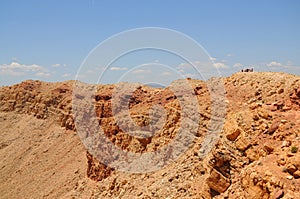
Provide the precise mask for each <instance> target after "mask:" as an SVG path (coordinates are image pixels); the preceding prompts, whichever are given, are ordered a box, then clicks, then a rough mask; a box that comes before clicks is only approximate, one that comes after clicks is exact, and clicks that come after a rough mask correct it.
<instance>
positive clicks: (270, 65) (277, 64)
mask: <svg viewBox="0 0 300 199" xmlns="http://www.w3.org/2000/svg"><path fill="white" fill-rule="evenodd" d="M267 66H268V67H281V66H282V64H281V63H279V62H276V61H271V62H270V63H268V64H267Z"/></svg>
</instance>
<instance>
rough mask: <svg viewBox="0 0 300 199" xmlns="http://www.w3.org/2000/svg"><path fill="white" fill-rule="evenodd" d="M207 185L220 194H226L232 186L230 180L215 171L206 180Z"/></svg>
mask: <svg viewBox="0 0 300 199" xmlns="http://www.w3.org/2000/svg"><path fill="white" fill-rule="evenodd" d="M206 183H207V184H208V186H209V187H210V188H211V189H213V190H215V191H217V192H218V193H223V192H225V191H226V189H227V188H228V187H229V186H230V180H229V179H228V178H226V177H225V176H223V175H222V174H221V173H220V172H218V171H217V170H215V169H212V170H211V173H210V176H209V177H208V178H207V179H206Z"/></svg>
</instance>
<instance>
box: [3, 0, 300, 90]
mask: <svg viewBox="0 0 300 199" xmlns="http://www.w3.org/2000/svg"><path fill="white" fill-rule="evenodd" d="M299 11H300V1H297V0H251V1H250V0H245V1H241V0H226V1H223V0H206V1H202V0H187V1H174V0H173V1H171V0H164V1H162V0H151V1H145V0H127V1H121V0H119V1H117V0H43V1H40V0H27V1H22V0H0V85H1V86H2V85H11V84H15V83H19V82H21V81H24V80H26V79H37V80H43V81H65V80H70V79H79V80H82V81H87V82H100V83H115V82H119V81H140V82H145V83H147V82H148V83H149V82H157V81H161V83H162V84H168V83H170V82H171V81H172V80H174V79H177V78H182V77H192V78H200V79H201V77H202V78H203V76H205V70H206V69H207V68H209V67H212V68H209V70H210V71H213V72H211V73H210V74H211V75H222V76H227V75H230V74H232V73H234V72H237V71H239V70H241V69H243V68H254V70H255V71H284V72H287V73H291V74H296V75H300V56H299V55H300V37H299V35H300V26H299V21H300V12H299ZM147 27H156V28H157V29H161V30H162V32H164V31H167V32H170V36H169V33H168V34H165V35H164V34H162V35H164V37H160V38H159V39H160V40H161V43H164V41H165V40H169V39H170V38H173V40H172V41H173V44H174V45H175V46H176V45H177V44H178V45H179V44H180V46H185V47H184V48H187V44H186V43H180V42H184V39H183V40H182V41H181V40H180V39H178V40H177V39H174V38H175V37H176V36H174V37H173V36H172V32H173V33H177V34H178V35H181V36H182V38H185V39H187V38H189V39H190V40H189V41H194V42H196V43H197V44H198V45H199V46H200V47H201V48H202V50H203V51H202V52H199V54H197V55H195V57H193V58H191V59H189V60H187V59H185V58H186V57H183V56H180V55H178V54H174V53H172V52H169V51H164V50H159V49H139V50H136V51H135V50H134V49H133V50H132V51H130V52H128V53H127V54H122V55H121V54H119V55H116V57H114V58H113V59H111V60H110V61H111V62H108V60H105V59H106V58H108V57H110V55H112V54H113V53H115V52H117V51H118V49H119V48H120V47H121V46H122V45H123V44H125V43H126V42H127V43H128V45H131V44H132V43H137V41H136V39H135V38H134V37H132V35H131V36H130V35H129V37H128V38H130V39H127V37H125V36H126V34H125V33H128V31H129V32H131V33H133V34H136V32H138V31H134V30H141V29H142V30H143V28H146V30H149V29H147ZM130 30H131V31H130ZM124 31H125V32H124ZM139 34H143V35H139V36H137V39H138V38H139V37H140V38H149V40H151V42H152V41H153V42H157V41H156V40H155V39H157V38H156V37H155V36H153V35H152V34H151V29H150V32H149V31H145V33H143V32H142V33H139ZM120 35H121V36H123V35H124V38H123V40H119V42H117V41H116V40H115V41H114V42H115V43H114V45H106V48H105V49H101V50H102V51H101V50H97V49H98V48H103V46H105V45H102V44H105V42H107V43H109V42H110V41H111V40H113V39H114V38H116V37H118V36H120ZM178 38H179V37H178ZM147 41H148V40H147ZM187 42H188V41H187ZM168 45H170V46H172V44H168ZM101 52H102V53H101ZM190 53H191V54H192V53H194V52H193V51H192V50H190ZM201 53H204V54H203V56H202V54H201ZM200 54H201V56H200ZM198 55H199V57H200V58H199V59H197V56H198ZM205 55H207V56H206V57H205ZM93 57H94V58H95V57H97V59H94V58H93ZM91 60H93V62H92V61H91ZM207 61H210V63H208V62H207ZM105 63H109V65H105ZM191 65H196V66H199V67H202V69H204V68H205V67H206V69H205V70H203V71H202V70H201V71H200V72H199V71H195V69H194V68H193V67H191Z"/></svg>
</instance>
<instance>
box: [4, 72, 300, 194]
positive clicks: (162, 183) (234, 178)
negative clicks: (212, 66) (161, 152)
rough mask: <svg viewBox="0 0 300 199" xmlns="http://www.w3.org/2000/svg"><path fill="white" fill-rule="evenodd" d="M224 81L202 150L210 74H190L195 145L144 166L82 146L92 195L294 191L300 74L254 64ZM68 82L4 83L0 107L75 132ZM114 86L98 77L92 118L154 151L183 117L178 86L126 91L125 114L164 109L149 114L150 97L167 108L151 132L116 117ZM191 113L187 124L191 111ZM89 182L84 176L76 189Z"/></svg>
mask: <svg viewBox="0 0 300 199" xmlns="http://www.w3.org/2000/svg"><path fill="white" fill-rule="evenodd" d="M222 81H223V82H224V86H225V90H226V99H225V102H224V103H225V104H226V107H227V109H226V116H225V123H224V126H223V130H222V132H221V134H220V139H218V142H217V143H216V144H215V146H214V147H213V149H212V150H211V151H209V153H208V154H207V155H205V156H202V155H201V154H202V153H203V148H202V145H203V141H204V139H205V137H206V136H207V135H208V134H209V133H210V131H209V128H210V123H211V118H212V110H211V103H212V102H211V98H210V97H211V96H210V92H209V87H208V85H207V82H203V81H199V80H188V82H189V84H190V85H191V87H192V88H193V90H194V92H195V94H196V97H197V100H198V104H199V107H198V109H199V113H200V116H201V119H200V121H199V128H198V130H197V132H195V133H193V135H194V139H193V145H192V146H191V147H190V148H189V149H188V150H187V151H186V152H185V153H183V154H182V155H181V156H180V157H179V158H178V159H176V160H174V161H173V162H172V163H171V164H166V165H165V167H163V168H162V169H161V170H158V171H155V172H151V173H144V174H130V173H126V172H120V171H118V170H115V169H114V168H110V167H108V166H106V165H104V164H102V163H101V162H100V161H99V160H97V158H96V157H94V156H93V155H92V154H91V153H89V152H86V157H87V169H86V170H87V172H86V175H87V176H88V177H89V178H90V179H92V180H94V181H95V182H97V181H98V182H101V183H99V184H95V186H96V187H95V188H94V189H93V191H92V194H91V195H90V196H89V197H90V198H129V197H132V196H134V197H135V198H153V197H158V198H167V197H169V198H211V197H215V198H297V197H298V198H299V195H300V179H299V176H300V165H299V162H300V151H299V150H300V149H299V148H300V112H299V110H300V77H298V76H293V75H288V74H283V73H255V72H254V73H237V74H234V75H233V76H231V77H227V78H223V79H222ZM178 82H179V84H178V86H180V81H178ZM178 82H177V83H178ZM73 83H74V82H72V81H69V82H63V83H45V82H40V81H25V82H22V83H20V84H17V85H14V86H10V87H3V88H1V90H0V99H1V102H0V111H1V112H8V113H11V112H12V113H15V114H22V115H32V116H34V117H36V118H37V119H39V120H45V121H55V122H56V123H57V124H59V125H60V126H61V127H63V128H65V129H67V130H68V132H76V127H75V122H74V118H73V113H72V90H73ZM115 86H116V85H99V86H97V92H96V93H95V96H94V101H95V106H94V107H95V108H94V110H95V112H96V116H97V121H98V122H99V125H100V126H101V128H102V129H103V131H104V133H105V135H106V136H107V137H108V138H109V140H110V141H111V142H112V143H114V145H116V146H118V147H119V148H122V149H123V150H126V151H130V152H134V153H146V152H153V151H157V150H158V149H160V148H162V147H164V146H166V145H168V144H169V143H171V142H172V140H173V139H174V137H176V135H177V134H178V130H179V128H180V125H181V120H182V117H183V115H182V112H181V110H182V109H181V107H180V102H179V99H178V98H177V96H176V95H175V93H173V92H172V90H171V89H168V88H165V89H158V88H151V87H147V86H141V87H138V88H137V89H136V90H135V91H134V93H133V95H132V96H130V100H129V111H130V116H131V118H132V119H133V121H134V122H135V123H136V124H138V125H139V126H142V127H143V126H144V127H145V128H146V127H147V124H149V122H150V120H151V117H152V119H153V118H154V120H155V119H156V120H159V118H160V117H161V115H156V116H155V114H154V115H150V114H149V111H150V110H151V108H152V107H153V106H154V105H157V104H159V105H160V106H161V107H163V108H164V110H165V112H166V116H165V118H166V122H165V123H164V124H162V127H163V128H161V129H152V130H153V131H155V134H154V135H153V136H151V137H148V138H144V137H138V136H132V135H129V134H128V133H126V132H125V130H126V129H125V130H124V129H122V128H120V127H119V126H118V125H117V123H116V120H115V117H114V114H113V111H112V106H111V104H112V95H113V90H114V88H115ZM220 106H221V105H220ZM189 108H190V110H192V109H193V106H189ZM119 114H120V115H121V116H122V113H119ZM189 119H190V120H191V124H190V125H192V123H193V120H194V119H193V118H189ZM2 122H3V123H4V121H2ZM8 130H9V129H8ZM148 130H149V129H148ZM88 133H89V132H88V131H87V135H88ZM0 144H1V145H0V146H1V149H0V150H2V148H5V144H4V141H2V143H0ZM0 170H1V169H0ZM33 178H34V177H33ZM89 186H91V185H89V184H87V183H82V184H81V190H84V189H89ZM76 191H79V190H78V189H74V192H76ZM75 195H76V194H75Z"/></svg>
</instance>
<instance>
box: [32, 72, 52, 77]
mask: <svg viewBox="0 0 300 199" xmlns="http://www.w3.org/2000/svg"><path fill="white" fill-rule="evenodd" d="M35 75H36V76H39V77H50V76H51V74H50V73H48V72H38V73H36V74H35Z"/></svg>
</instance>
